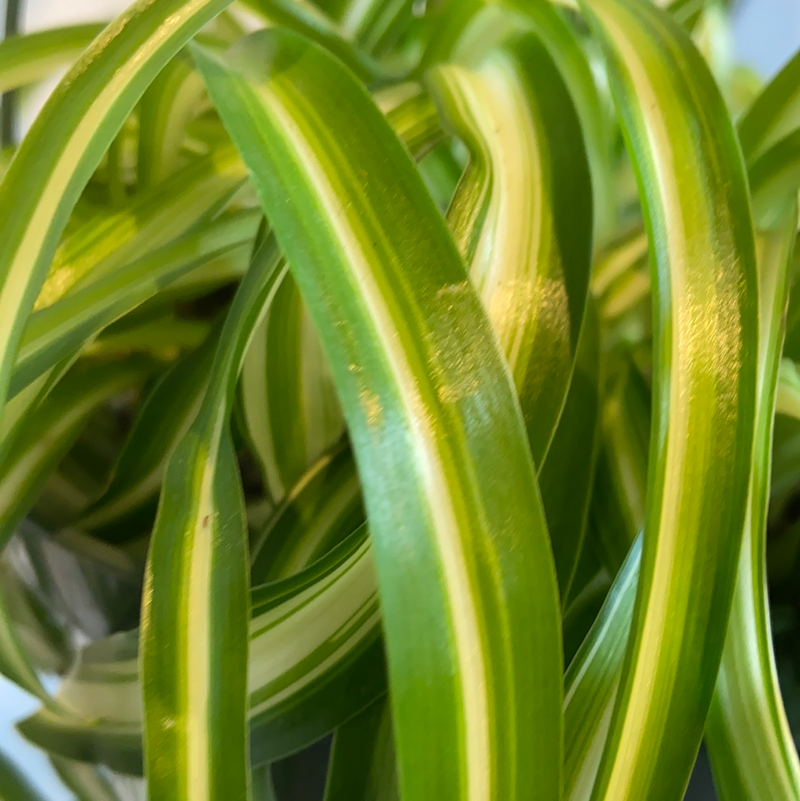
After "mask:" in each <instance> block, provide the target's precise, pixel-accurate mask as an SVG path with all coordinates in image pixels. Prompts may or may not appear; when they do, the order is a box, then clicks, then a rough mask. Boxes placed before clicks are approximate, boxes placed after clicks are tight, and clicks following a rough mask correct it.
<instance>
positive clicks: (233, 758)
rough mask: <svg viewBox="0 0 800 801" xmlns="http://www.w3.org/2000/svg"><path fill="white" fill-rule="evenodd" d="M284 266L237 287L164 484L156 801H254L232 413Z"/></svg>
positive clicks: (148, 716)
mask: <svg viewBox="0 0 800 801" xmlns="http://www.w3.org/2000/svg"><path fill="white" fill-rule="evenodd" d="M279 267H280V254H279V252H278V251H277V248H276V247H275V244H274V241H273V240H272V239H269V238H268V239H267V240H265V241H264V242H263V243H262V244H261V246H260V247H259V249H258V251H257V252H256V254H255V255H254V258H253V263H252V265H251V267H250V269H249V270H248V272H247V274H246V275H245V277H244V279H243V280H242V283H241V284H240V285H239V289H238V290H237V294H236V298H235V299H234V302H233V304H232V307H231V309H230V311H229V313H228V316H227V317H226V320H225V324H224V326H223V329H222V333H221V334H220V341H219V345H218V347H217V352H216V354H215V358H214V363H213V365H212V367H211V372H210V374H209V378H208V389H207V390H206V394H205V396H204V398H203V401H202V403H201V406H200V410H199V412H198V415H197V418H196V419H195V421H194V422H193V423H192V425H191V427H190V428H189V430H188V432H187V433H186V434H185V435H184V437H183V438H182V439H181V441H180V442H179V443H178V445H177V446H176V447H175V450H174V451H173V453H172V454H171V456H170V458H169V462H168V464H167V467H166V471H165V475H164V485H163V488H162V491H161V501H160V504H159V510H158V515H157V517H156V522H155V526H154V529H153V535H152V539H151V543H150V552H149V554H148V561H147V574H146V580H145V591H144V600H143V608H144V614H143V616H142V629H141V642H142V647H141V650H142V682H143V688H144V704H145V732H146V737H145V744H146V747H145V755H146V759H147V778H148V790H149V793H150V797H151V798H153V799H165V801H166V799H171V800H172V799H184V798H185V799H192V801H201V799H222V798H231V799H245V798H247V797H248V775H249V760H248V741H247V727H246V711H247V689H246V688H247V683H246V680H247V658H248V637H247V624H248V617H249V603H250V598H249V592H248V588H249V581H248V573H249V569H248V556H247V527H246V523H245V514H244V498H243V495H242V488H241V480H240V478H239V474H238V467H237V464H236V455H235V453H234V450H233V442H232V439H231V435H230V431H229V428H228V426H229V423H228V416H229V414H230V411H231V407H232V403H233V397H234V392H235V386H236V380H237V377H238V373H239V369H240V367H241V362H242V360H243V358H244V354H245V352H246V350H247V345H248V344H249V341H250V338H251V337H252V335H253V332H254V330H255V328H256V327H257V325H258V322H259V320H260V318H261V317H262V316H263V313H264V311H265V310H266V308H267V307H268V306H269V302H270V297H271V295H272V294H273V293H274V292H275V289H276V286H277V283H278V282H277V279H278V277H279V275H280V273H281V270H282V269H283V270H285V269H286V268H285V267H283V268H281V269H279ZM167 643H169V644H170V647H165V645H166V644H167Z"/></svg>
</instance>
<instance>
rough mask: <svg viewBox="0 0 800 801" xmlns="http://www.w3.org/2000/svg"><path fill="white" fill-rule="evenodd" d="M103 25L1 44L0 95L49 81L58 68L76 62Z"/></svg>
mask: <svg viewBox="0 0 800 801" xmlns="http://www.w3.org/2000/svg"><path fill="white" fill-rule="evenodd" d="M103 27H104V25H103V24H102V23H89V24H87V25H71V26H69V27H66V28H52V29H50V30H45V31H36V33H29V34H25V35H21V34H20V35H17V36H9V37H8V38H7V39H3V41H2V42H0V92H7V91H9V89H17V88H19V87H21V86H27V85H28V84H31V83H35V82H36V81H40V80H42V79H44V78H47V77H48V75H50V74H51V73H52V72H54V71H55V70H56V69H58V67H61V66H67V65H68V64H70V63H71V62H72V61H74V60H75V59H76V58H77V57H78V56H79V55H80V54H81V53H82V52H83V51H84V50H85V49H86V47H87V45H88V44H89V43H90V42H91V41H92V39H94V38H95V36H97V34H99V33H100V31H102V30H103Z"/></svg>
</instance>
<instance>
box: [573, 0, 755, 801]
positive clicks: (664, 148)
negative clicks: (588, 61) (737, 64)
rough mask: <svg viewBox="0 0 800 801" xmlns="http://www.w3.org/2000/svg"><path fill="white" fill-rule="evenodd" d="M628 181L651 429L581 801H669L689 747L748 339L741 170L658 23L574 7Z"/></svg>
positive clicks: (750, 262)
mask: <svg viewBox="0 0 800 801" xmlns="http://www.w3.org/2000/svg"><path fill="white" fill-rule="evenodd" d="M583 8H584V10H585V13H586V17H587V19H588V20H589V23H590V26H591V28H592V30H593V31H594V33H595V35H596V37H597V39H598V40H599V42H600V44H601V46H602V49H603V53H604V55H605V59H606V63H607V67H608V74H609V81H610V85H611V87H612V93H613V95H614V100H615V104H616V107H617V110H618V113H619V116H620V120H621V124H622V129H623V133H624V135H625V139H626V144H627V146H628V151H629V153H630V156H631V159H632V160H633V162H634V164H635V166H636V171H637V177H638V181H639V191H640V195H641V199H642V204H643V208H644V213H645V222H646V227H647V231H648V238H649V240H650V245H651V254H652V255H651V258H652V273H653V329H654V358H653V390H654V394H653V414H654V417H653V424H652V433H651V440H650V447H651V450H650V459H649V465H650V467H649V472H648V490H647V506H646V512H645V529H644V543H643V551H642V566H641V572H640V579H639V585H638V590H637V597H636V607H635V612H634V622H633V626H632V629H631V637H630V641H629V643H628V647H627V652H626V656H625V663H624V667H623V671H622V677H621V680H620V689H619V692H618V694H617V698H616V703H615V706H614V712H613V715H612V719H611V724H610V730H609V738H608V741H607V744H606V748H605V751H604V754H603V758H602V761H601V765H600V769H599V773H598V778H597V782H596V784H595V787H594V791H593V794H592V798H593V799H594V801H600V800H601V799H607V800H608V801H611V799H613V801H625V799H642V798H647V799H651V800H652V801H658V799H674V798H680V797H681V796H682V794H683V791H684V789H685V787H686V783H687V782H688V779H689V774H690V772H691V769H692V766H693V764H694V760H695V757H696V754H697V750H698V748H699V745H700V741H701V738H702V732H703V726H704V724H705V719H706V715H707V713H708V708H709V706H710V703H711V698H712V693H713V686H714V680H715V678H716V674H717V670H718V668H719V662H720V659H721V656H722V646H723V643H724V638H725V631H726V628H727V622H728V616H729V614H730V607H731V599H732V595H733V589H734V585H735V580H736V562H737V560H738V556H739V550H740V546H741V538H742V531H743V527H744V522H745V511H746V503H747V487H748V482H749V475H750V461H751V459H750V457H751V452H752V443H753V423H754V416H755V390H756V359H757V353H756V352H755V349H754V348H752V347H746V344H745V343H750V342H753V341H755V340H756V338H757V336H758V328H757V325H758V305H757V297H758V287H757V276H756V264H755V262H756V259H755V246H754V237H753V228H752V223H751V219H750V210H749V204H748V193H747V186H746V180H745V174H744V166H743V163H742V159H741V155H740V152H739V147H738V142H737V140H736V138H735V134H734V131H733V126H732V124H731V122H730V119H729V117H728V114H727V111H726V109H725V107H724V103H723V101H722V98H721V97H720V95H719V92H718V90H717V88H716V86H715V85H714V82H713V79H712V77H711V75H710V74H709V72H708V68H707V67H706V65H705V63H704V62H703V60H702V57H701V56H700V55H699V53H697V51H696V50H695V49H694V47H693V45H692V44H691V42H690V40H689V38H688V34H687V33H686V32H685V30H683V29H682V28H681V27H680V26H679V25H678V24H677V23H675V22H674V21H673V20H672V19H671V18H670V17H669V15H668V14H666V13H665V12H663V11H661V10H659V9H657V8H655V7H653V6H651V5H649V4H648V3H642V2H635V1H634V0H587V2H585V3H583Z"/></svg>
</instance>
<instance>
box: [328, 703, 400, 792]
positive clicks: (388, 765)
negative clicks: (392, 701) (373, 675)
mask: <svg viewBox="0 0 800 801" xmlns="http://www.w3.org/2000/svg"><path fill="white" fill-rule="evenodd" d="M399 798H400V794H399V789H398V785H397V769H396V767H395V758H394V738H393V737H392V716H391V709H390V706H389V701H388V699H387V698H381V699H380V700H378V701H376V702H375V703H374V704H372V706H370V707H367V709H365V710H364V711H363V712H361V713H360V714H359V715H357V716H356V717H354V718H352V719H351V720H349V721H348V722H347V723H345V724H344V726H342V727H341V728H340V729H339V730H338V731H337V732H336V734H335V735H334V737H333V747H332V749H331V761H330V765H329V766H328V778H327V782H326V784H325V801H398V800H399Z"/></svg>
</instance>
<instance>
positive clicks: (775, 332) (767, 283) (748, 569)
mask: <svg viewBox="0 0 800 801" xmlns="http://www.w3.org/2000/svg"><path fill="white" fill-rule="evenodd" d="M796 230H797V205H796V203H792V204H791V205H790V206H789V208H788V213H787V212H785V214H784V220H783V221H782V225H780V226H778V227H777V228H776V229H775V230H773V231H769V232H764V233H761V234H760V235H759V237H758V245H759V260H758V268H759V291H760V296H759V302H760V306H761V309H760V311H761V315H760V328H761V330H760V338H759V370H758V400H757V412H756V414H757V417H756V443H755V448H754V452H753V473H752V477H751V483H750V502H749V507H748V516H747V521H746V524H745V529H744V541H743V544H742V553H741V557H740V558H739V570H738V578H737V584H736V592H735V594H734V599H733V609H732V612H731V620H730V624H729V626H728V636H727V639H726V640H725V650H724V651H723V655H722V664H721V665H720V670H719V676H718V677H717V692H716V695H715V699H714V704H713V705H712V707H711V711H710V714H709V719H708V723H707V728H706V732H707V744H708V749H709V756H710V757H711V764H712V769H713V772H714V783H715V785H716V787H717V790H718V792H719V794H720V797H721V798H722V799H723V801H745V799H751V798H769V799H774V801H790V799H796V798H798V797H800V760H798V756H797V750H796V748H795V745H794V741H793V739H792V733H791V731H790V730H789V724H788V722H787V720H786V713H785V711H784V708H783V701H782V700H781V692H780V687H779V685H778V676H777V671H776V668H775V657H774V654H773V651H772V629H771V625H770V616H769V606H768V601H767V591H766V534H767V511H768V505H769V485H770V462H771V458H772V436H773V420H774V408H775V395H776V385H777V383H778V367H779V363H780V354H781V348H782V344H783V342H782V340H783V313H784V310H785V308H786V301H787V297H788V285H789V277H788V268H789V265H790V264H791V259H792V249H793V247H794V241H795V232H796Z"/></svg>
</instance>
